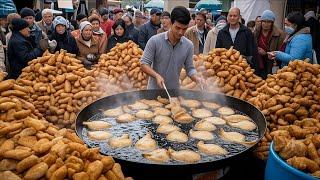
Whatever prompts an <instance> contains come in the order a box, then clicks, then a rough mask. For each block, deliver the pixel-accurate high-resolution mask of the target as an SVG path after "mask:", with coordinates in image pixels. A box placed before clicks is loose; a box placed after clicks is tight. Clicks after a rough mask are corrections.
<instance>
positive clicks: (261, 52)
mask: <svg viewBox="0 0 320 180" xmlns="http://www.w3.org/2000/svg"><path fill="white" fill-rule="evenodd" d="M258 52H259V54H260V55H261V56H264V55H266V54H267V52H266V51H265V50H264V49H262V48H260V47H258Z"/></svg>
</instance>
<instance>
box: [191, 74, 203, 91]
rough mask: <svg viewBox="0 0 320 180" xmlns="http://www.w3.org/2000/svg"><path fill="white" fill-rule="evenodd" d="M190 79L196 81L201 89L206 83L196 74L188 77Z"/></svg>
mask: <svg viewBox="0 0 320 180" xmlns="http://www.w3.org/2000/svg"><path fill="white" fill-rule="evenodd" d="M190 78H191V80H192V81H194V82H196V83H197V84H198V86H199V87H200V89H201V90H203V89H204V85H205V84H206V82H205V80H204V79H203V78H202V77H200V76H197V75H193V76H191V77H190Z"/></svg>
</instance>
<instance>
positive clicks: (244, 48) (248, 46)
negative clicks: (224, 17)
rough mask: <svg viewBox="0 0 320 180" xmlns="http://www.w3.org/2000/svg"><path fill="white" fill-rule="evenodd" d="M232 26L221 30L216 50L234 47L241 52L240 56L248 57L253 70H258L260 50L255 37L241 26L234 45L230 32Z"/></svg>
mask: <svg viewBox="0 0 320 180" xmlns="http://www.w3.org/2000/svg"><path fill="white" fill-rule="evenodd" d="M229 27H230V25H229V24H228V25H227V26H226V27H224V28H223V29H221V30H220V31H219V33H218V37H217V43H216V48H227V49H229V48H230V47H231V46H233V48H234V49H236V50H238V51H240V54H241V55H243V56H246V59H247V60H248V62H249V63H250V65H251V67H252V68H255V69H256V68H257V65H258V63H256V62H257V61H256V59H257V53H258V48H257V44H256V42H255V39H254V36H253V34H252V32H251V31H250V29H248V28H247V27H245V26H243V25H240V28H239V31H238V33H237V35H236V38H235V41H234V43H233V42H232V39H231V35H230V32H229Z"/></svg>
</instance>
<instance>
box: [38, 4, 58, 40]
mask: <svg viewBox="0 0 320 180" xmlns="http://www.w3.org/2000/svg"><path fill="white" fill-rule="evenodd" d="M41 15H42V20H41V21H39V22H36V24H37V26H39V27H40V29H41V30H42V31H43V32H44V33H46V34H47V35H48V36H49V35H51V33H53V31H54V27H53V23H52V22H53V18H54V17H53V13H52V10H51V9H43V10H42V12H41Z"/></svg>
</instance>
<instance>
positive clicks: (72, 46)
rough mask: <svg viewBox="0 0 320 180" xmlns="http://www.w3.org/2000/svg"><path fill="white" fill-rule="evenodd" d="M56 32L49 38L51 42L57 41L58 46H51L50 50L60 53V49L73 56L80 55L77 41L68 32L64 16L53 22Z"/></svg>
mask: <svg viewBox="0 0 320 180" xmlns="http://www.w3.org/2000/svg"><path fill="white" fill-rule="evenodd" d="M53 27H54V32H53V33H52V34H51V35H50V36H49V39H50V40H51V41H53V40H54V41H56V46H55V47H54V45H52V46H51V45H50V50H51V51H52V53H53V52H55V51H60V49H64V50H66V51H67V52H68V53H71V54H78V53H79V49H78V46H77V42H76V39H75V38H74V37H73V36H72V35H71V33H70V32H69V31H68V30H67V27H68V24H67V20H66V19H65V18H64V17H62V16H57V17H56V18H55V19H54V20H53Z"/></svg>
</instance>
